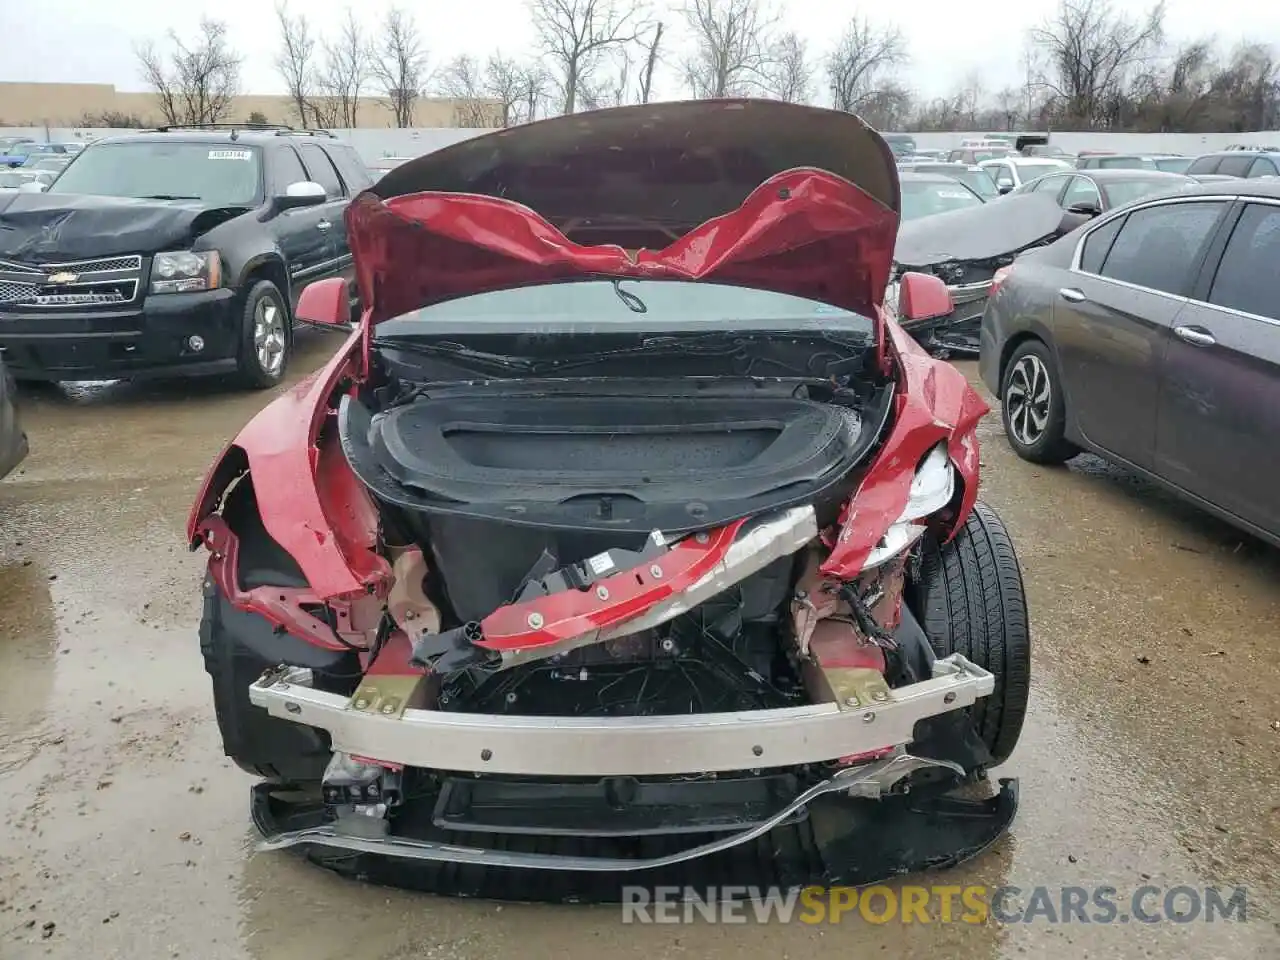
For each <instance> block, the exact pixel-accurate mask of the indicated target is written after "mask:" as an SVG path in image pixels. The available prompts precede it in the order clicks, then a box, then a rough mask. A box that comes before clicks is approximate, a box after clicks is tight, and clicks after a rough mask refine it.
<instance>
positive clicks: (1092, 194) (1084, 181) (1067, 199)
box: [1062, 177, 1102, 210]
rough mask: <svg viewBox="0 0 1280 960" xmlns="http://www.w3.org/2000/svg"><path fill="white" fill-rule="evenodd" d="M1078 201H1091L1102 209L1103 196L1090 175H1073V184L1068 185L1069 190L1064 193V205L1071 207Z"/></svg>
mask: <svg viewBox="0 0 1280 960" xmlns="http://www.w3.org/2000/svg"><path fill="white" fill-rule="evenodd" d="M1076 203H1091V204H1093V205H1094V206H1095V207H1097V208H1098V209H1099V210H1101V209H1102V196H1101V195H1100V194H1099V193H1098V188H1097V187H1096V186H1094V183H1093V181H1092V180H1090V179H1089V178H1088V177H1072V178H1071V186H1069V187H1067V192H1066V193H1065V194H1063V197H1062V205H1063V206H1064V207H1070V206H1072V205H1073V204H1076Z"/></svg>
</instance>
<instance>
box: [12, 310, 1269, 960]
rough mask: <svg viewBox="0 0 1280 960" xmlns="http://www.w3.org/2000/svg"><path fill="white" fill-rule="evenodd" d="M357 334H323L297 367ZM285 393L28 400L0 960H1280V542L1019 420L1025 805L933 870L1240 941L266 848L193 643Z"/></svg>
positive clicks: (1016, 516)
mask: <svg viewBox="0 0 1280 960" xmlns="http://www.w3.org/2000/svg"><path fill="white" fill-rule="evenodd" d="M333 345H334V341H333V340H332V339H325V338H324V336H323V335H320V334H312V335H311V337H310V338H309V340H308V342H307V343H306V344H303V345H302V346H303V350H302V353H301V355H300V356H299V358H298V359H297V361H296V362H295V365H294V370H293V379H296V378H297V377H299V376H301V375H302V374H303V373H304V372H305V371H306V370H308V369H311V368H314V367H315V366H316V365H318V363H320V362H321V361H322V359H323V357H324V355H325V353H326V351H327V350H330V349H332V347H333ZM962 366H963V367H964V368H965V369H966V371H967V372H968V373H969V374H970V375H971V376H976V372H975V371H974V369H973V366H972V365H971V364H962ZM282 389H283V388H282ZM267 399H268V398H267V397H265V396H263V395H262V394H245V393H236V392H232V391H229V390H226V389H220V388H218V387H217V386H215V385H213V384H194V383H189V384H177V385H168V386H165V385H149V386H133V385H128V384H117V385H111V386H106V387H97V388H94V389H86V390H82V391H79V392H77V391H74V390H71V391H56V390H41V391H37V392H31V393H28V394H26V395H25V397H24V401H25V408H24V410H23V414H24V417H25V423H26V427H27V430H28V433H29V434H30V436H31V444H32V454H31V456H30V458H29V459H28V460H27V462H26V463H25V464H24V465H23V467H22V468H21V470H20V472H17V473H15V474H14V475H13V476H11V477H10V478H9V479H8V480H6V481H5V482H4V483H3V484H2V485H0V957H3V958H6V960H19V958H25V957H46V956H48V957H57V958H62V957H66V958H81V957H85V958H88V957H92V958H94V960H107V958H111V957H128V958H142V960H150V958H163V957H189V958H198V960H233V958H254V960H295V958H297V960H303V958H305V960H329V958H335V960H336V958H343V960H347V958H351V957H359V958H361V960H392V958H410V957H413V958H431V960H454V958H476V960H480V958H493V957H506V956H511V957H517V956H518V957H521V958H523V960H536V958H544V957H547V958H552V957H554V958H556V960H577V958H592V960H598V958H601V957H605V958H611V960H612V958H619V960H621V958H633V957H634V958H644V960H662V958H678V957H689V958H707V960H714V958H729V957H732V958H739V960H740V958H757V957H758V958H770V960H777V958H784V957H804V958H806V960H819V958H823V957H840V958H848V957H865V956H886V957H894V958H915V957H919V958H929V960H940V958H944V957H945V958H947V960H977V958H1003V957H1021V956H1030V957H1053V958H1055V960H1059V958H1063V960H1069V958H1076V957H1081V958H1083V957H1120V958H1129V957H1146V956H1172V955H1175V954H1182V953H1183V952H1184V951H1185V955H1187V956H1196V957H1201V958H1230V960H1234V958H1248V960H1254V958H1257V960H1261V958H1264V957H1265V958H1271V960H1274V958H1276V957H1280V924H1278V923H1277V921H1278V920H1280V867H1278V866H1277V865H1278V864H1280V759H1278V758H1280V657H1278V656H1277V654H1278V652H1280V590H1278V589H1277V586H1278V585H1280V553H1277V552H1276V551H1274V550H1271V549H1269V548H1265V547H1263V546H1262V545H1260V544H1259V543H1257V542H1256V541H1251V540H1248V539H1245V538H1242V537H1241V536H1240V535H1238V534H1236V533H1235V532H1234V531H1232V530H1231V529H1229V528H1227V527H1225V526H1223V525H1221V524H1219V523H1217V522H1215V521H1212V520H1209V519H1207V518H1205V517H1204V516H1202V515H1200V514H1198V513H1197V512H1196V511H1194V510H1192V509H1189V508H1187V507H1184V506H1182V505H1180V504H1178V503H1177V502H1175V501H1173V500H1171V499H1170V498H1168V497H1166V496H1163V495H1161V494H1160V493H1159V492H1157V491H1154V490H1153V489H1152V488H1151V487H1150V486H1149V485H1147V484H1145V483H1142V482H1138V481H1136V480H1134V479H1133V478H1131V477H1127V476H1125V475H1124V474H1123V473H1122V472H1120V471H1117V470H1114V469H1111V468H1108V467H1106V466H1105V465H1103V464H1101V463H1100V462H1099V461H1097V460H1094V459H1092V458H1080V461H1081V462H1079V463H1075V464H1073V465H1072V466H1071V467H1070V468H1069V469H1044V468H1038V467H1034V466H1031V465H1029V464H1026V463H1023V462H1021V461H1019V460H1017V459H1016V458H1014V456H1013V455H1012V454H1011V453H1010V452H1009V449H1008V447H1007V446H1006V444H1005V443H1004V440H1003V436H1002V434H1001V432H1000V428H999V423H998V420H997V419H996V418H995V417H994V416H992V417H989V418H988V419H987V421H986V424H985V427H984V432H983V437H982V439H983V447H982V457H983V462H984V467H985V469H984V473H983V490H982V492H983V496H984V497H985V498H986V499H987V500H988V501H989V502H990V503H992V504H993V505H994V506H995V507H996V508H997V509H998V510H999V511H1000V512H1001V513H1002V514H1003V516H1004V518H1005V520H1006V521H1007V523H1008V524H1009V526H1010V528H1011V529H1012V532H1013V535H1014V538H1015V542H1016V544H1017V546H1018V550H1019V555H1020V559H1021V562H1022V564H1023V569H1024V575H1025V577H1026V580H1027V588H1028V592H1029V596H1030V604H1031V613H1032V622H1033V627H1034V643H1035V685H1034V687H1033V690H1032V705H1031V715H1030V719H1029V721H1028V725H1027V728H1026V730H1025V731H1024V733H1023V738H1022V742H1021V744H1020V746H1019V747H1018V750H1017V752H1016V753H1015V754H1014V757H1013V759H1012V760H1011V761H1010V762H1009V763H1008V764H1007V766H1006V767H1005V768H1002V769H1001V771H1000V774H1001V775H1002V776H1017V777H1018V778H1020V780H1021V795H1022V806H1021V810H1020V812H1019V815H1018V819H1017V821H1016V822H1015V824H1014V827H1013V830H1012V834H1011V835H1010V836H1009V837H1008V838H1006V839H1005V840H1003V841H1002V842H1001V843H1000V844H999V846H998V847H997V848H996V849H994V850H993V851H992V852H990V853H989V854H987V855H986V856H984V857H982V858H981V859H979V860H978V861H976V862H975V863H972V864H970V865H968V866H966V867H963V868H961V869H959V870H956V871H952V872H950V873H948V874H945V875H938V876H937V877H935V878H933V880H934V882H938V883H956V884H962V883H983V884H989V885H1001V884H1014V885H1017V886H1019V887H1021V888H1023V889H1024V890H1030V889H1031V888H1033V887H1036V886H1041V885H1043V886H1049V887H1057V886H1060V885H1064V884H1071V885H1079V886H1084V887H1086V888H1093V887H1096V886H1100V885H1109V886H1113V887H1115V888H1117V889H1118V890H1119V891H1120V892H1121V897H1122V898H1123V897H1124V896H1127V895H1128V894H1129V893H1130V892H1132V891H1133V890H1134V889H1136V888H1137V887H1139V886H1141V885H1143V884H1153V885H1157V886H1160V887H1164V888H1168V887H1173V886H1175V885H1188V886H1191V887H1194V888H1200V889H1202V888H1204V887H1205V886H1208V885H1214V884H1218V885H1226V886H1229V887H1235V886H1244V887H1247V888H1248V912H1247V921H1246V922H1243V923H1241V922H1238V921H1232V922H1218V923H1205V922H1203V920H1202V919H1199V920H1196V921H1193V922H1189V923H1175V922H1165V923H1159V924H1154V925H1151V924H1138V923H1130V924H1120V923H1113V924H1098V923H1093V924H1080V923H1078V922H1075V923H1065V924H1052V923H1048V922H1046V921H1045V920H1043V919H1041V920H1037V921H1035V922H1032V923H1025V924H1011V925H1002V924H995V923H991V924H986V925H980V926H971V925H965V924H952V925H945V926H944V925H938V924H933V925H928V926H926V925H921V924H914V925H903V924H900V923H896V922H891V923H888V924H884V925H873V924H870V923H867V922H865V921H863V920H861V919H858V918H857V917H854V918H853V919H852V920H846V922H844V923H841V924H838V925H829V924H823V925H817V926H809V925H803V924H798V923H796V924H789V925H783V924H771V925H766V926H760V925H757V924H754V923H753V924H749V925H745V926H738V925H712V924H709V923H705V922H699V923H694V924H682V925H670V926H668V925H646V926H637V925H624V924H623V923H621V919H620V917H621V914H620V911H619V910H618V909H617V908H575V907H564V908H548V907H526V906H513V905H508V906H499V905H496V904H491V903H482V902H469V901H454V900H444V899H436V898H430V897H423V896H418V895H410V894H406V893H402V892H398V891H392V890H385V889H375V888H371V887H366V886H361V885H358V884H356V883H352V882H346V881H343V880H339V879H337V878H336V877H334V876H331V875H329V874H327V873H325V872H324V871H322V870H320V869H318V868H314V867H311V866H308V865H306V864H305V863H302V862H299V861H298V860H296V859H295V858H293V857H291V856H288V855H284V854H260V855H255V854H254V853H253V843H254V836H253V834H252V831H251V828H250V825H249V822H248V818H247V811H246V805H247V799H248V787H249V784H250V780H249V778H248V777H247V776H246V775H245V774H243V773H241V772H240V771H239V770H238V769H236V768H234V767H233V766H232V765H231V763H230V762H229V761H227V760H226V759H225V758H224V757H223V756H222V751H221V746H220V743H219V741H218V734H217V728H216V726H215V723H214V719H213V713H212V708H211V704H210V696H209V689H208V678H207V676H206V675H205V673H204V671H203V669H202V665H201V661H200V655H199V648H198V643H197V639H196V625H197V620H198V617H199V589H198V584H199V579H200V574H201V570H202V565H203V562H204V557H203V554H197V555H193V554H190V553H188V552H187V550H186V549H185V547H184V544H183V542H182V541H183V525H184V522H185V518H186V513H187V509H188V507H189V505H190V502H191V499H192V497H193V496H194V493H195V491H196V487H197V484H198V482H199V480H200V479H201V476H202V474H203V472H204V470H205V468H206V467H207V466H208V464H209V462H210V460H211V459H212V458H213V457H214V455H215V454H216V453H217V452H218V450H219V449H220V447H221V445H222V444H223V443H224V442H225V441H226V440H228V439H230V438H231V437H232V436H233V435H234V434H235V432H236V431H237V429H238V428H239V427H240V426H241V425H242V424H243V423H244V422H245V421H246V420H247V419H248V418H249V417H250V415H251V414H252V413H253V412H254V411H255V410H256V409H258V408H259V407H260V406H261V405H262V404H263V403H264V402H265V401H266V400H267ZM925 882H928V881H927V880H926V881H925ZM1157 902H1158V901H1157Z"/></svg>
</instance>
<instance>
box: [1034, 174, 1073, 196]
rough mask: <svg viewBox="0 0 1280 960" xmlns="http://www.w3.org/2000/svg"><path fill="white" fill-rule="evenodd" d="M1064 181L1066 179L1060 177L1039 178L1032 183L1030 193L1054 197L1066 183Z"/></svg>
mask: <svg viewBox="0 0 1280 960" xmlns="http://www.w3.org/2000/svg"><path fill="white" fill-rule="evenodd" d="M1066 179H1067V178H1066V177H1062V176H1050V177H1041V178H1040V179H1039V180H1036V181H1034V182H1033V183H1032V186H1031V192H1032V193H1048V194H1054V195H1056V194H1057V192H1058V191H1059V190H1061V189H1062V185H1063V184H1064V183H1066Z"/></svg>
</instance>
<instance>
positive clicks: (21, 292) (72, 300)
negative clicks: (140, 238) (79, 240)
mask: <svg viewBox="0 0 1280 960" xmlns="http://www.w3.org/2000/svg"><path fill="white" fill-rule="evenodd" d="M58 274H73V275H74V276H75V279H73V280H69V281H63V282H57V283H55V282H53V278H54V277H55V276H57V275H58ZM141 282H142V257H141V256H139V255H137V254H132V255H129V256H121V257H101V258H98V259H94V260H65V261H61V262H58V263H23V262H20V261H16V260H0V307H10V308H12V307H83V306H108V305H112V304H125V303H132V302H133V301H134V300H136V299H137V297H138V290H139V286H140V285H141Z"/></svg>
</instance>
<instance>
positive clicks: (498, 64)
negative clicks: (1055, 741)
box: [476, 53, 530, 127]
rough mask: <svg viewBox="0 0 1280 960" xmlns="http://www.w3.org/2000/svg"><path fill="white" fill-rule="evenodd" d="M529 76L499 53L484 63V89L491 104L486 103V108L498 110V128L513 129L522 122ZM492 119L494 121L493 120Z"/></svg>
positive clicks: (521, 66)
mask: <svg viewBox="0 0 1280 960" xmlns="http://www.w3.org/2000/svg"><path fill="white" fill-rule="evenodd" d="M529 75H530V74H529V68H528V67H526V66H524V65H522V64H520V63H517V62H516V61H515V60H512V59H510V58H508V57H504V56H502V54H500V53H495V54H493V55H491V56H490V57H489V59H488V61H487V62H486V63H485V65H484V76H483V78H482V81H481V82H482V86H481V90H482V92H483V94H484V95H485V96H486V97H488V98H489V100H490V101H491V103H488V104H484V108H485V110H486V111H487V112H489V113H492V110H493V108H494V107H496V108H497V113H498V116H497V120H498V125H499V126H503V127H512V126H515V125H516V124H517V123H520V122H521V120H522V119H523V114H522V110H523V108H524V106H525V104H526V102H527V101H528V97H529V91H528V84H529ZM476 112H477V114H478V113H480V111H478V110H477V111H476ZM489 119H490V122H492V118H489Z"/></svg>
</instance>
